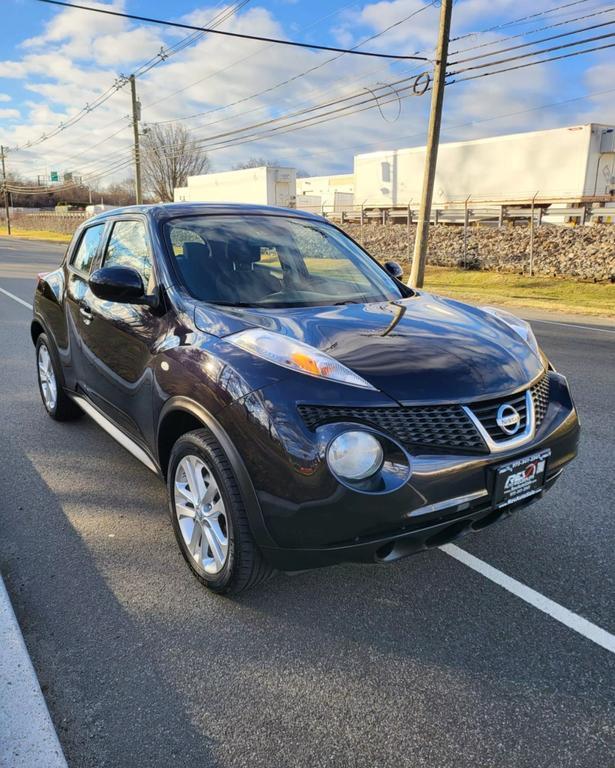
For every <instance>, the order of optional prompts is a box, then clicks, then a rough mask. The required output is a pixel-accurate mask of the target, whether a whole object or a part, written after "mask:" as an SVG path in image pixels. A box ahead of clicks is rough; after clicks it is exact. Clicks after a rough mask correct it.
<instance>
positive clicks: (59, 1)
mask: <svg viewBox="0 0 615 768" xmlns="http://www.w3.org/2000/svg"><path fill="white" fill-rule="evenodd" d="M38 2H39V3H48V4H49V5H60V6H63V7H64V8H78V9H79V10H81V11H92V12H93V13H103V14H105V15H108V16H119V17H120V18H124V19H133V20H134V21H143V22H146V23H147V24H159V25H162V26H165V27H178V28H179V29H194V30H196V31H198V32H209V33H211V34H215V35H223V36H225V37H233V38H236V39H241V40H256V41H259V42H262V43H273V44H275V45H288V46H293V47H295V48H309V49H311V50H313V51H333V52H335V53H349V54H353V55H355V56H372V57H374V58H378V59H396V60H399V61H402V60H415V61H428V59H427V58H425V57H424V56H403V55H401V54H400V55H398V54H392V53H378V52H377V51H357V50H353V49H352V48H336V47H333V46H329V45H316V44H315V43H300V42H298V41H297V40H281V39H280V38H276V37H263V36H261V35H247V34H245V33H243V32H227V31H226V30H221V29H214V28H213V27H209V28H208V27H197V26H195V25H193V24H182V23H180V22H178V21H167V20H165V19H157V18H154V17H152V16H138V15H136V14H133V13H122V12H120V11H111V10H108V9H106V8H92V7H91V6H88V5H77V4H76V3H66V2H63V0H38Z"/></svg>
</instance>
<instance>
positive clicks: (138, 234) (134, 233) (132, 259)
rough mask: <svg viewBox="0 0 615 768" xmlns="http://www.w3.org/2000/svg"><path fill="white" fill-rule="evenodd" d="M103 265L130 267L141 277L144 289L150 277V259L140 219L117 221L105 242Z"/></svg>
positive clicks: (143, 227) (143, 226) (145, 235)
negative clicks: (107, 241) (105, 250)
mask: <svg viewBox="0 0 615 768" xmlns="http://www.w3.org/2000/svg"><path fill="white" fill-rule="evenodd" d="M104 263H105V267H116V266H122V267H132V268H133V269H136V270H137V272H138V273H139V274H140V275H141V278H142V279H143V285H144V286H145V288H146V290H147V288H148V286H149V284H150V280H151V277H152V259H151V256H150V250H149V247H148V243H147V234H146V232H145V225H144V224H143V222H142V221H117V222H116V223H115V224H114V225H113V230H112V231H111V237H110V238H109V243H108V244H107V253H106V255H105V262H104Z"/></svg>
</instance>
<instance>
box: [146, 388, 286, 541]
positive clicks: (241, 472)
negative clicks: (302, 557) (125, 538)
mask: <svg viewBox="0 0 615 768" xmlns="http://www.w3.org/2000/svg"><path fill="white" fill-rule="evenodd" d="M203 427H205V428H206V429H208V430H209V431H210V432H211V433H212V434H213V436H214V437H215V438H216V440H217V441H218V442H219V443H220V445H221V447H222V449H223V450H224V452H225V453H226V455H227V457H228V459H229V461H230V463H231V466H232V468H233V471H234V472H235V475H236V477H237V482H238V484H239V489H240V492H241V496H242V499H243V503H244V506H245V508H246V512H247V515H248V520H249V522H250V527H251V529H252V535H253V536H254V539H255V540H256V542H257V544H259V545H261V546H269V547H272V546H275V542H274V540H273V539H272V537H271V535H270V533H269V531H268V530H267V527H266V525H265V521H264V518H263V513H262V510H261V506H260V503H259V501H258V497H257V495H256V491H255V489H254V486H253V484H252V480H251V478H250V474H249V472H248V470H247V468H246V465H245V463H244V461H243V459H242V458H241V455H240V454H239V451H238V450H237V448H236V447H235V445H234V443H233V441H232V440H231V439H230V437H229V436H228V434H227V432H226V430H225V429H224V427H223V426H222V425H221V424H220V422H219V421H218V420H217V419H216V418H215V416H214V415H213V414H211V413H210V412H209V411H208V410H207V409H206V408H204V407H203V406H202V405H200V404H199V403H197V402H195V401H194V400H191V399H190V398H187V397H182V396H177V397H172V398H170V399H169V400H167V402H166V403H165V405H164V407H163V409H162V411H161V413H160V418H159V421H158V430H157V436H156V447H157V452H158V465H159V467H160V471H161V473H162V475H163V477H164V478H166V476H167V471H168V466H169V458H170V456H171V451H172V449H173V445H174V444H175V442H176V440H177V439H178V438H179V437H181V435H183V434H185V433H186V432H190V431H192V430H193V429H202V428H203Z"/></svg>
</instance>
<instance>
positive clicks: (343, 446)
mask: <svg viewBox="0 0 615 768" xmlns="http://www.w3.org/2000/svg"><path fill="white" fill-rule="evenodd" d="M382 459H383V452H382V446H381V445H380V443H379V442H378V440H376V438H375V437H374V436H373V435H370V434H369V432H358V431H355V432H342V434H341V435H338V436H337V437H336V438H335V439H334V440H333V441H332V442H331V445H330V446H329V450H328V452H327V461H328V462H329V467H330V468H331V470H332V471H333V472H334V473H335V474H336V475H339V476H340V477H343V478H346V479H347V480H364V479H365V478H366V477H369V476H370V475H373V474H374V472H377V471H378V470H379V469H380V467H381V466H382Z"/></svg>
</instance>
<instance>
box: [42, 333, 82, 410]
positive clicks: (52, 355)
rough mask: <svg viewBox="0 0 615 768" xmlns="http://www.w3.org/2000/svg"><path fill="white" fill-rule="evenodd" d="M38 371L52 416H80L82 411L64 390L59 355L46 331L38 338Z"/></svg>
mask: <svg viewBox="0 0 615 768" xmlns="http://www.w3.org/2000/svg"><path fill="white" fill-rule="evenodd" d="M36 373H37V380H38V390H39V392H40V394H41V400H42V401H43V405H44V406H45V410H46V411H47V413H48V414H49V415H50V416H51V418H52V419H55V420H56V421H72V420H73V419H77V418H79V416H80V415H81V411H80V409H79V408H78V406H77V405H75V403H74V402H73V401H72V400H71V399H70V397H68V395H67V394H66V392H65V391H64V387H63V386H62V383H63V381H64V379H63V377H62V369H61V368H60V364H59V362H58V355H57V352H56V349H55V347H54V346H53V343H52V342H50V341H49V339H48V337H47V334H45V333H41V335H40V336H39V337H38V339H37V340H36Z"/></svg>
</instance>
